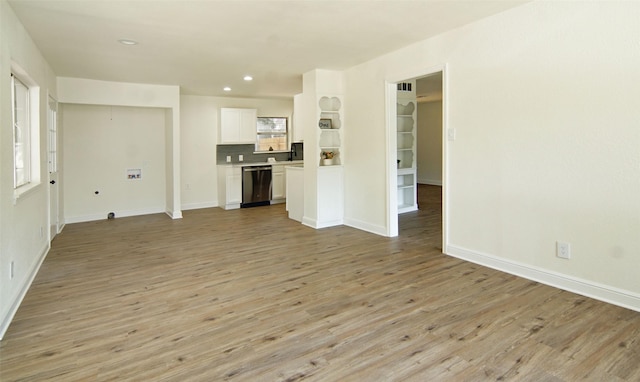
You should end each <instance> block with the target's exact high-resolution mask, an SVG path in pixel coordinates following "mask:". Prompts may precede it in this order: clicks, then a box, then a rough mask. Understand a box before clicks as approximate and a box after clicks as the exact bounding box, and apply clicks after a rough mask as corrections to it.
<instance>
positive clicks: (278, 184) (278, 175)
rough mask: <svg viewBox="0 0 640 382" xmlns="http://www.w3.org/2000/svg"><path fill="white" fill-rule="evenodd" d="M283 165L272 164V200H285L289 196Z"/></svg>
mask: <svg viewBox="0 0 640 382" xmlns="http://www.w3.org/2000/svg"><path fill="white" fill-rule="evenodd" d="M285 178H286V176H285V172H284V166H283V165H279V166H278V165H274V166H271V200H273V201H283V200H284V199H285V198H286V197H287V192H286V183H285Z"/></svg>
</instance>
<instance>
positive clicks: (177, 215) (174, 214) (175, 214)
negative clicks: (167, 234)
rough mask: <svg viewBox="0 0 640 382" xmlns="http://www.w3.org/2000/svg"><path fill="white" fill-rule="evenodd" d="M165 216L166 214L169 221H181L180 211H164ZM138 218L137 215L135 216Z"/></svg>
mask: <svg viewBox="0 0 640 382" xmlns="http://www.w3.org/2000/svg"><path fill="white" fill-rule="evenodd" d="M164 213H165V214H167V215H168V216H169V217H170V218H171V219H182V210H178V211H168V210H167V211H165V212H164ZM136 216H138V215H136Z"/></svg>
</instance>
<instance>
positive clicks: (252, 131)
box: [220, 108, 258, 144]
mask: <svg viewBox="0 0 640 382" xmlns="http://www.w3.org/2000/svg"><path fill="white" fill-rule="evenodd" d="M257 115H258V113H257V110H256V109H236V108H222V109H220V143H221V144H230V143H231V144H240V143H242V144H244V143H247V144H255V143H256V119H257Z"/></svg>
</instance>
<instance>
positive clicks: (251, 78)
mask: <svg viewBox="0 0 640 382" xmlns="http://www.w3.org/2000/svg"><path fill="white" fill-rule="evenodd" d="M244 80H245V81H251V80H253V77H251V76H244Z"/></svg>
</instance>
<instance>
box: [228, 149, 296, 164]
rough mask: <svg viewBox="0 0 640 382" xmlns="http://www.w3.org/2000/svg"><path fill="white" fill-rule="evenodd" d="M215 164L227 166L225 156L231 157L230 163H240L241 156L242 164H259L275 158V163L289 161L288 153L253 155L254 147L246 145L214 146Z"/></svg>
mask: <svg viewBox="0 0 640 382" xmlns="http://www.w3.org/2000/svg"><path fill="white" fill-rule="evenodd" d="M216 149H217V150H216V151H217V155H216V164H227V163H228V162H227V155H229V156H231V163H241V162H240V160H238V156H239V155H242V156H243V159H244V160H243V161H242V163H245V162H246V163H261V162H266V161H267V158H270V157H273V158H276V161H278V162H282V161H286V160H287V159H289V152H288V151H286V152H275V151H274V152H265V153H259V154H255V153H254V150H255V146H254V145H252V144H247V145H217V146H216Z"/></svg>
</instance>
